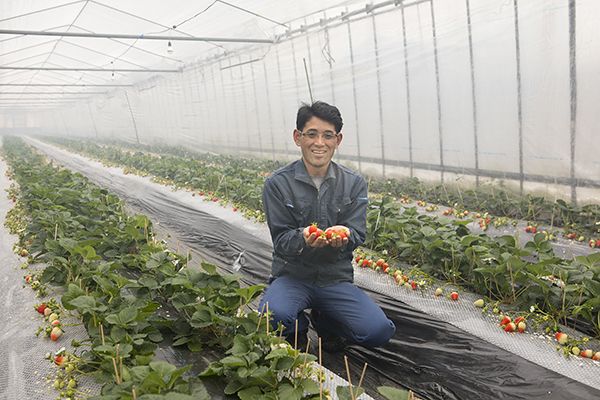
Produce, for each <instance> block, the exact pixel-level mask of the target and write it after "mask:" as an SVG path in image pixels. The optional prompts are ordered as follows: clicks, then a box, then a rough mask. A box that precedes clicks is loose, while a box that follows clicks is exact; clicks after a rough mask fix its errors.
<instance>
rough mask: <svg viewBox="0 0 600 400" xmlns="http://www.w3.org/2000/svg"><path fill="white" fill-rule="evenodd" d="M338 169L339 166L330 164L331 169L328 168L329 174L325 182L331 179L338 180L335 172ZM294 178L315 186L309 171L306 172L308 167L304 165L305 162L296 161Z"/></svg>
mask: <svg viewBox="0 0 600 400" xmlns="http://www.w3.org/2000/svg"><path fill="white" fill-rule="evenodd" d="M336 169H337V164H336V163H334V162H333V161H331V162H330V163H329V167H328V168H327V174H326V175H325V181H327V180H329V179H336V175H335V171H336ZM294 178H295V179H296V180H299V181H301V182H304V183H307V184H309V185H311V186H314V185H315V184H314V183H313V181H312V179H311V177H310V175H309V174H308V171H307V170H306V166H305V165H304V160H302V159H300V160H298V161H296V165H295V166H294Z"/></svg>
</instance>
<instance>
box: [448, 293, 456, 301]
mask: <svg viewBox="0 0 600 400" xmlns="http://www.w3.org/2000/svg"><path fill="white" fill-rule="evenodd" d="M450 298H451V299H452V300H454V301H456V300H458V293H457V292H452V293H450Z"/></svg>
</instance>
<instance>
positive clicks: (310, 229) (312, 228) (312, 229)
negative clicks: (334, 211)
mask: <svg viewBox="0 0 600 400" xmlns="http://www.w3.org/2000/svg"><path fill="white" fill-rule="evenodd" d="M317 230H318V228H317V224H316V223H314V224H311V225H310V226H309V227H308V234H309V235H312V234H313V233H317Z"/></svg>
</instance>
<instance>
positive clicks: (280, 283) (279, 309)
mask: <svg viewBox="0 0 600 400" xmlns="http://www.w3.org/2000/svg"><path fill="white" fill-rule="evenodd" d="M266 303H268V305H269V312H270V313H271V314H272V320H271V321H272V324H273V326H274V327H276V326H277V324H278V323H279V322H281V323H282V324H283V325H284V326H285V328H286V329H285V330H284V331H283V334H284V335H285V336H286V339H287V340H288V341H289V342H290V343H293V340H294V329H295V323H296V320H298V333H299V334H301V333H303V332H306V331H307V330H308V319H307V317H306V315H305V313H304V310H305V309H307V308H311V309H312V310H313V316H314V317H315V319H314V320H313V321H314V322H316V325H317V326H315V327H314V328H315V329H316V330H317V332H318V333H319V335H320V336H323V337H332V336H341V337H343V338H345V339H347V340H348V341H349V342H350V343H356V344H360V345H362V346H365V347H377V346H382V345H384V344H386V343H387V342H388V341H389V340H390V338H391V337H392V336H393V335H394V332H395V331H396V327H395V326H394V323H393V322H392V321H390V320H389V319H388V318H387V317H386V316H385V314H384V313H383V311H382V310H381V308H379V306H378V305H377V304H375V302H374V301H373V300H371V298H370V297H369V296H367V295H366V294H365V293H364V292H363V291H362V290H360V289H359V288H357V287H356V286H354V285H353V284H351V283H348V282H342V283H336V284H333V285H330V286H325V287H318V286H316V285H311V284H308V283H304V282H301V281H298V280H295V279H292V278H289V277H286V276H282V277H279V278H277V279H275V280H274V281H273V282H272V283H271V284H270V285H269V287H268V288H267V290H266V292H265V294H264V295H263V297H262V299H261V301H260V306H259V310H262V311H264V310H265V308H266V307H265V305H266ZM315 311H316V312H315Z"/></svg>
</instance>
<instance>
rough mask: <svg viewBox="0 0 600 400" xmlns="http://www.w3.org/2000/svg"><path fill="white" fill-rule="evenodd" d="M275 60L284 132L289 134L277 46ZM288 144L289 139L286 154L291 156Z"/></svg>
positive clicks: (286, 144)
mask: <svg viewBox="0 0 600 400" xmlns="http://www.w3.org/2000/svg"><path fill="white" fill-rule="evenodd" d="M275 58H276V60H277V78H278V79H279V106H280V107H281V118H282V121H283V129H282V132H287V130H288V129H289V127H288V126H287V118H286V117H285V102H284V96H283V80H282V79H281V62H280V60H279V46H275ZM288 142H289V138H286V139H285V140H284V145H285V153H286V154H290V149H289V144H288Z"/></svg>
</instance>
